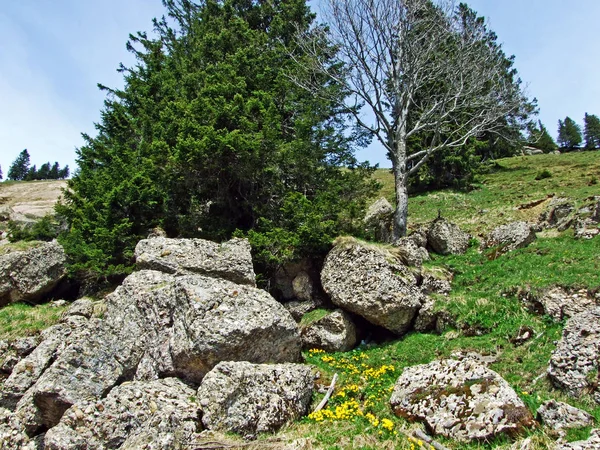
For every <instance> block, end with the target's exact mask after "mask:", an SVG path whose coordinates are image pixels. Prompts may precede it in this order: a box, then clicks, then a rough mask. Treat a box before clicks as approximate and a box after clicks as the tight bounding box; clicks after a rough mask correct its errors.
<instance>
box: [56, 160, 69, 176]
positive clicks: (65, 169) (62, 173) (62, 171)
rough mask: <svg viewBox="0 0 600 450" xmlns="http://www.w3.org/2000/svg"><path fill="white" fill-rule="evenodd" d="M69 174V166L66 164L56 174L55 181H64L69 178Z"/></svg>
mask: <svg viewBox="0 0 600 450" xmlns="http://www.w3.org/2000/svg"><path fill="white" fill-rule="evenodd" d="M69 174H70V170H69V165H68V164H67V165H66V166H65V167H63V168H62V169H59V170H58V173H57V175H56V179H57V180H64V179H66V178H69Z"/></svg>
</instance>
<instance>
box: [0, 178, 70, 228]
mask: <svg viewBox="0 0 600 450" xmlns="http://www.w3.org/2000/svg"><path fill="white" fill-rule="evenodd" d="M66 187H67V182H66V181H65V180H47V181H5V182H4V183H0V221H1V220H4V221H5V220H7V219H8V218H9V217H10V218H11V219H14V218H17V219H21V220H26V219H27V218H33V219H39V218H41V217H43V216H45V215H46V214H49V213H52V211H53V210H54V205H55V204H56V202H57V201H58V199H59V198H60V196H61V195H62V190H63V189H64V188H66Z"/></svg>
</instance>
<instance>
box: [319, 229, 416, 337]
mask: <svg viewBox="0 0 600 450" xmlns="http://www.w3.org/2000/svg"><path fill="white" fill-rule="evenodd" d="M321 282H322V284H323V288H324V289H325V291H326V292H327V293H328V294H329V295H330V297H331V301H332V302H333V303H334V304H335V305H336V306H338V307H340V308H342V309H344V310H346V311H350V312H352V313H354V314H357V315H359V316H362V317H364V318H365V319H367V320H368V321H369V322H371V323H372V324H374V325H378V326H381V327H383V328H386V329H388V330H390V331H392V332H394V333H396V334H400V335H401V334H403V333H405V332H406V331H408V330H409V328H410V326H411V324H412V321H413V319H414V318H415V316H416V314H417V312H418V311H419V309H420V308H421V305H422V304H423V303H424V302H425V296H424V295H423V294H422V293H421V291H420V290H419V288H418V287H417V286H416V281H415V278H414V276H413V275H412V274H411V273H410V272H409V270H408V269H407V268H406V267H405V266H404V265H402V264H399V263H397V262H396V259H395V257H394V256H393V255H392V254H390V253H389V252H387V251H386V250H385V249H384V248H379V247H377V246H373V245H368V244H363V243H361V242H359V241H356V240H354V239H344V240H338V242H337V243H336V245H335V246H334V248H333V249H332V250H331V251H330V252H329V254H328V255H327V257H326V259H325V264H324V266H323V271H322V272H321Z"/></svg>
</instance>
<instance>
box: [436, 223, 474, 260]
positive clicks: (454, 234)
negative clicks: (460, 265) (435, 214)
mask: <svg viewBox="0 0 600 450" xmlns="http://www.w3.org/2000/svg"><path fill="white" fill-rule="evenodd" d="M469 239H470V236H469V235H468V234H467V233H465V232H464V231H462V230H461V229H460V228H459V227H458V225H455V224H453V223H450V222H448V221H447V220H445V219H437V220H436V221H434V222H433V223H432V224H431V227H430V228H429V232H428V233H427V242H428V243H429V246H430V247H431V248H432V249H433V251H434V252H436V253H439V254H440V255H462V254H463V253H465V252H466V251H467V248H469Z"/></svg>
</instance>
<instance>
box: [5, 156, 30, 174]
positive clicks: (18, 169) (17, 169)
mask: <svg viewBox="0 0 600 450" xmlns="http://www.w3.org/2000/svg"><path fill="white" fill-rule="evenodd" d="M28 173H29V152H28V151H27V149H25V150H23V151H22V152H21V153H19V156H18V157H17V159H15V160H14V161H13V163H12V164H11V166H10V167H9V168H8V179H9V180H24V179H25V178H26V177H27V175H28Z"/></svg>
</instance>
